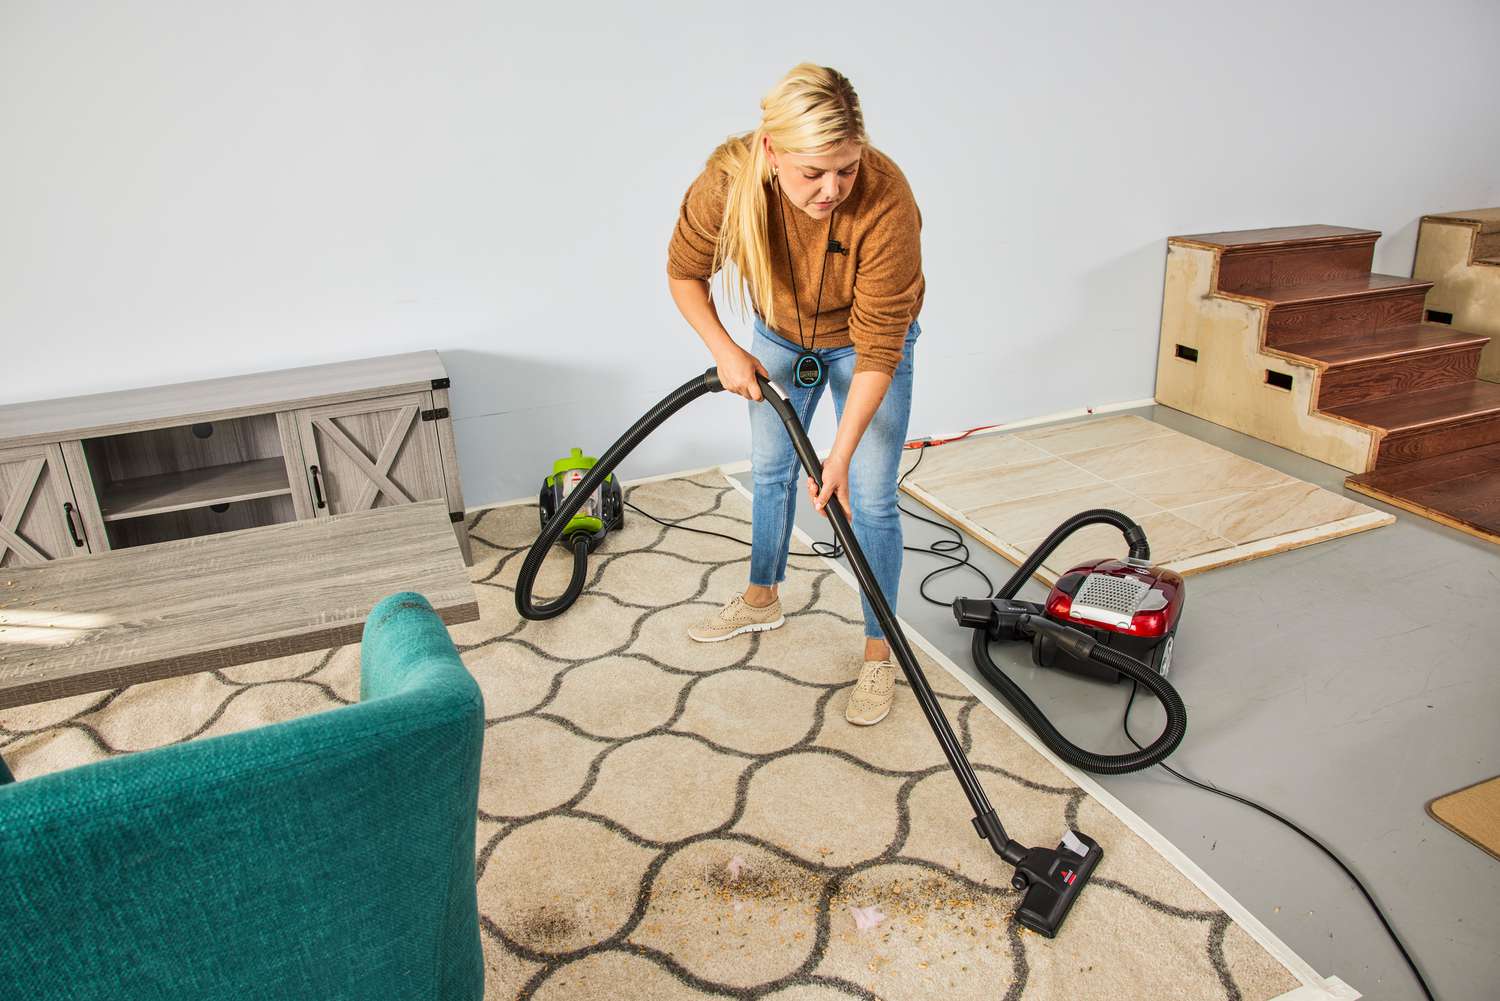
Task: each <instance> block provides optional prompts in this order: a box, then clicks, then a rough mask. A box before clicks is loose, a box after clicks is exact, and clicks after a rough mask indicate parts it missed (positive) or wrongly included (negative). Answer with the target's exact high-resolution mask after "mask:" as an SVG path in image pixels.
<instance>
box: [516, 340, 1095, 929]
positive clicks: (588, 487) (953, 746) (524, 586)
mask: <svg viewBox="0 0 1500 1001" xmlns="http://www.w3.org/2000/svg"><path fill="white" fill-rule="evenodd" d="M756 380H757V382H758V384H759V385H760V391H761V395H762V397H763V398H764V400H765V402H766V403H768V404H770V406H771V407H772V409H774V410H775V411H776V416H778V417H779V418H781V422H782V424H784V425H785V426H786V430H787V434H788V435H789V436H790V437H791V439H792V448H793V450H794V451H795V452H796V453H797V458H798V459H799V460H800V461H801V463H802V466H803V467H804V468H805V469H806V470H807V472H808V475H809V476H811V477H812V479H813V482H814V483H815V484H817V485H818V486H819V487H820V488H821V487H822V484H823V464H822V462H821V461H819V459H818V454H817V452H815V451H814V450H813V446H812V442H811V441H810V440H808V437H807V431H806V429H804V428H803V427H802V422H801V420H800V419H799V418H798V417H797V412H796V410H794V409H793V408H792V404H791V401H790V400H788V399H787V396H786V393H785V392H783V391H782V390H781V388H780V387H779V386H777V385H776V384H775V383H773V382H771V381H770V380H769V379H767V378H765V377H764V376H761V375H759V374H757V376H756ZM723 388H724V387H723V385H722V384H721V383H720V382H719V372H718V369H717V368H711V369H709V370H708V371H707V372H705V373H704V374H703V375H701V376H698V377H696V378H694V379H690V380H689V381H687V382H685V383H683V384H682V385H681V386H679V387H678V388H677V389H676V390H674V391H673V392H672V393H671V394H670V395H668V396H667V397H666V399H664V400H662V401H661V402H660V403H658V404H657V405H656V406H654V407H652V408H651V409H650V410H649V411H648V412H647V413H646V415H645V416H644V417H642V418H641V419H640V420H638V421H636V423H635V424H634V425H633V426H632V427H631V428H630V430H629V431H626V432H625V434H624V435H623V436H622V437H621V438H620V440H619V441H617V442H615V443H614V444H613V445H611V446H610V447H609V450H608V451H606V452H605V453H604V454H603V455H602V456H600V457H599V461H598V462H596V463H594V465H593V467H592V468H591V469H590V470H589V472H588V475H587V476H585V477H584V478H583V480H582V481H581V482H580V483H579V484H578V486H576V487H574V488H573V490H572V491H571V492H570V493H569V494H568V496H567V499H566V500H564V501H563V503H562V504H561V505H560V506H559V507H558V509H557V510H556V511H555V512H553V514H552V517H551V519H550V520H549V521H548V522H547V524H546V525H545V526H544V527H543V528H542V533H541V535H539V536H537V540H536V542H534V543H532V546H531V550H530V552H528V553H527V554H526V560H525V562H523V563H522V564H521V575H520V577H519V578H518V579H517V581H516V610H517V611H519V612H520V613H521V614H522V615H523V616H525V617H526V618H528V619H547V618H551V617H553V616H555V615H559V614H561V613H562V612H564V611H566V610H567V609H568V606H570V605H571V604H573V602H574V601H575V600H576V599H577V598H578V591H579V590H581V587H582V576H583V571H582V570H581V569H580V567H581V566H582V565H583V564H582V561H581V560H579V559H578V558H577V553H578V550H577V548H575V549H574V554H575V562H574V570H573V580H572V583H570V584H569V586H568V589H567V590H566V591H564V592H563V594H562V595H561V596H560V597H558V598H557V599H555V600H553V601H552V602H550V603H543V604H537V603H536V602H535V601H533V600H532V586H533V585H534V584H535V583H536V576H537V572H538V571H539V570H540V569H541V566H542V562H543V560H545V559H546V558H547V552H548V550H549V549H551V548H552V546H553V545H554V544H555V543H556V542H557V541H558V539H559V538H561V537H562V532H563V527H564V526H565V525H567V523H568V521H569V520H570V519H571V518H572V517H573V515H574V514H576V513H577V512H578V509H579V508H581V507H582V506H583V505H584V503H585V502H586V501H587V499H588V498H589V496H590V495H592V494H593V492H594V491H595V490H597V489H599V485H600V484H601V483H603V482H604V478H605V477H606V476H608V475H609V474H610V473H611V472H613V471H614V468H615V466H617V465H619V463H620V461H621V460H622V459H624V458H625V456H627V455H629V454H630V452H631V450H632V449H634V448H635V447H636V446H637V445H639V444H640V443H641V442H642V441H643V440H644V439H645V438H646V436H647V435H649V434H651V432H652V431H655V430H656V429H657V427H659V426H660V425H661V424H662V422H664V421H665V420H667V418H669V417H671V416H672V415H673V414H675V413H676V412H677V411H679V410H681V409H682V408H683V407H685V406H687V405H688V404H689V403H691V402H692V401H693V400H696V399H697V398H698V397H700V396H703V395H705V394H707V393H714V392H718V391H720V390H722V389H723ZM825 512H826V514H827V515H828V520H829V521H830V522H831V523H832V526H833V532H834V536H835V538H837V539H838V541H839V543H840V544H841V545H842V546H843V547H844V552H845V553H846V554H847V556H848V559H849V566H850V568H851V569H852V570H853V571H854V576H855V579H856V580H857V581H858V582H859V586H860V589H861V590H862V591H863V592H864V594H865V596H866V597H867V598H868V599H869V601H870V607H871V608H872V609H873V610H874V612H875V617H876V619H877V620H878V621H879V623H880V628H881V630H882V631H883V632H884V633H885V637H886V641H887V642H888V643H889V644H890V646H891V654H892V657H893V659H894V660H895V661H896V663H898V664H899V665H900V666H901V671H902V673H903V674H904V675H905V676H906V682H907V684H908V685H910V686H911V690H912V695H914V696H915V697H916V700H917V704H918V705H919V706H921V708H922V714H923V715H924V716H925V717H926V718H927V724H928V726H930V727H931V728H932V732H933V736H934V737H936V738H937V742H938V744H939V745H940V746H941V747H942V749H943V754H944V756H945V757H946V758H947V759H948V765H949V767H951V768H952V769H953V773H954V775H955V776H956V777H957V778H958V782H959V785H961V786H962V787H963V790H964V795H965V796H967V797H968V800H969V805H970V806H971V807H972V808H973V809H974V814H975V815H974V818H973V824H974V829H975V831H977V832H978V834H979V836H980V837H982V838H984V839H985V840H986V841H988V842H989V843H990V847H991V848H993V849H994V851H995V852H996V854H998V855H999V856H1000V857H1001V858H1003V859H1005V860H1006V861H1007V862H1009V863H1010V864H1011V865H1013V866H1016V867H1017V868H1018V874H1017V877H1016V879H1018V880H1020V882H1018V883H1013V885H1015V886H1016V887H1017V888H1018V889H1020V888H1022V887H1024V886H1027V885H1030V883H1031V882H1033V881H1036V880H1039V879H1041V878H1042V875H1041V874H1042V873H1043V871H1044V870H1047V866H1049V865H1051V863H1050V861H1048V860H1049V859H1050V857H1051V855H1052V854H1053V853H1052V852H1051V851H1050V850H1049V849H1036V848H1027V847H1026V846H1024V845H1022V844H1020V843H1019V842H1017V841H1015V840H1013V839H1011V838H1010V837H1009V836H1008V835H1007V834H1006V833H1005V828H1004V826H1002V825H1001V823H1000V818H999V817H998V816H997V815H996V813H995V808H994V807H993V806H991V805H990V801H989V797H988V796H987V795H986V794H985V791H984V788H983V787H982V786H981V785H980V784H979V778H978V777H977V776H976V775H975V774H974V768H973V766H972V765H971V764H969V759H968V757H967V756H966V755H965V754H964V752H963V747H962V745H960V744H959V741H958V738H957V736H955V735H954V733H953V728H952V726H950V725H949V723H948V720H947V717H945V716H944V715H943V711H942V709H941V708H940V707H939V705H938V701H937V696H936V695H934V694H933V691H932V686H931V685H930V684H929V683H928V681H927V677H926V675H924V674H923V673H922V668H921V666H920V665H919V664H918V663H917V658H916V655H915V654H914V653H913V652H912V649H911V646H910V645H909V644H908V642H907V639H906V634H905V633H903V632H902V630H901V626H900V624H899V623H898V622H897V621H896V616H895V613H893V612H892V611H891V606H890V604H889V603H888V602H887V601H886V599H885V595H884V594H883V593H882V592H881V590H880V583H879V581H877V580H876V579H875V574H874V572H873V571H871V569H870V564H869V562H868V561H867V560H866V558H865V554H864V551H863V550H862V549H860V546H859V542H858V540H856V539H855V537H854V529H853V528H852V527H851V526H850V524H849V518H848V516H847V515H846V514H845V513H844V509H843V506H842V505H841V504H839V503H837V502H834V503H832V504H829V505H828V506H827V508H825ZM1092 852H1093V854H1091V855H1090V856H1089V857H1090V858H1093V859H1097V854H1098V852H1099V849H1098V847H1097V845H1096V846H1094V848H1093V849H1092ZM1047 871H1050V870H1047ZM1079 882H1080V883H1081V882H1082V879H1080V880H1079ZM1067 899H1068V900H1069V901H1071V899H1072V898H1071V894H1070V895H1069V896H1068V897H1067ZM1056 920H1057V921H1060V920H1061V918H1060V916H1059V917H1057V918H1056ZM1051 927H1052V928H1053V929H1054V930H1055V923H1054V924H1052V925H1051ZM1051 933H1052V932H1051V931H1048V934H1051Z"/></svg>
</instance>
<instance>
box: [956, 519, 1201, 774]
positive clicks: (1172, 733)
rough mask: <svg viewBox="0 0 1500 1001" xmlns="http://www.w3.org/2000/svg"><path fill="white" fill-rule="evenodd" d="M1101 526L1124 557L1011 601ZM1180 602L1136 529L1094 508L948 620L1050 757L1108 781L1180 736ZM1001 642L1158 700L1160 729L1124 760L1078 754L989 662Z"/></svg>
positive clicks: (1087, 566) (1163, 753)
mask: <svg viewBox="0 0 1500 1001" xmlns="http://www.w3.org/2000/svg"><path fill="white" fill-rule="evenodd" d="M1100 524H1104V525H1114V526H1115V527H1116V528H1118V529H1119V530H1120V533H1121V534H1122V535H1124V536H1125V542H1126V544H1127V545H1128V546H1129V555H1128V556H1126V557H1125V558H1124V559H1123V560H1121V559H1096V560H1089V561H1088V562H1086V563H1080V564H1078V565H1077V566H1075V567H1073V568H1072V569H1071V570H1069V571H1068V572H1067V573H1065V574H1063V575H1062V576H1060V577H1058V578H1057V583H1056V584H1054V585H1053V586H1052V590H1051V591H1050V592H1049V593H1048V595H1047V600H1046V601H1045V602H1043V603H1041V604H1038V603H1036V602H1031V601H1018V600H1017V599H1016V597H1015V596H1016V593H1017V592H1019V591H1020V590H1021V587H1022V585H1024V584H1025V583H1026V581H1028V580H1029V579H1031V575H1032V574H1033V573H1035V572H1036V570H1037V568H1038V567H1040V566H1041V565H1042V561H1044V560H1045V559H1046V558H1047V557H1048V556H1050V555H1052V552H1053V550H1055V549H1056V548H1057V547H1058V546H1059V545H1061V544H1062V542H1063V540H1065V539H1067V538H1068V536H1070V535H1072V534H1073V533H1074V532H1077V531H1079V530H1080V529H1083V528H1086V527H1088V526H1089V525H1100ZM1185 599H1186V590H1185V589H1184V587H1183V581H1182V577H1181V576H1180V575H1178V574H1176V573H1174V572H1172V571H1171V570H1164V569H1162V568H1161V567H1155V566H1152V565H1151V546H1150V544H1149V543H1148V542H1147V541H1146V533H1145V532H1144V531H1143V530H1142V529H1141V527H1140V526H1139V525H1137V524H1136V523H1135V522H1134V521H1132V520H1131V519H1130V518H1128V517H1126V516H1125V515H1123V514H1121V513H1120V512H1118V511H1110V510H1107V509H1103V508H1100V509H1096V510H1093V511H1084V512H1082V513H1081V514H1076V515H1074V516H1073V517H1071V518H1069V519H1068V520H1067V521H1065V522H1063V523H1062V524H1061V525H1059V526H1058V527H1057V528H1056V530H1054V531H1053V533H1052V534H1051V535H1049V536H1048V537H1047V538H1046V540H1045V541H1043V542H1042V544H1041V545H1040V546H1038V547H1037V548H1036V550H1035V551H1034V552H1033V553H1032V554H1031V556H1030V557H1028V558H1027V560H1026V562H1024V563H1022V564H1021V566H1019V567H1017V568H1016V572H1015V573H1014V574H1012V575H1011V578H1010V579H1009V580H1007V581H1006V582H1005V585H1004V586H1003V587H1001V588H1000V590H999V591H997V592H996V594H995V596H994V597H993V598H959V599H958V600H956V601H955V602H954V603H953V616H954V618H956V619H957V620H958V623H959V625H961V626H966V627H968V628H971V629H973V630H974V642H973V648H972V649H973V655H974V666H975V667H977V668H978V669H979V672H980V674H982V675H983V676H984V678H985V680H986V681H988V682H989V683H990V684H991V685H992V686H993V687H994V688H995V690H996V691H997V692H998V693H999V694H1000V695H1001V696H1002V697H1003V698H1004V699H1005V700H1006V701H1007V702H1009V703H1010V704H1011V706H1012V707H1013V708H1014V709H1015V710H1016V712H1017V713H1018V714H1019V715H1020V716H1021V718H1022V719H1023V720H1025V721H1026V725H1027V726H1029V727H1031V728H1032V730H1033V731H1035V732H1036V734H1037V736H1038V737H1040V738H1041V739H1042V742H1043V743H1044V744H1046V745H1047V746H1048V747H1049V748H1051V750H1052V752H1053V753H1054V754H1056V755H1057V756H1058V757H1060V758H1062V759H1063V760H1064V761H1066V762H1068V763H1069V764H1072V765H1076V766H1077V767H1079V768H1082V769H1084V770H1085V771H1090V772H1098V773H1101V774H1105V775H1114V774H1119V773H1121V772H1134V771H1140V770H1141V769H1143V768H1149V767H1151V766H1152V765H1154V764H1156V763H1157V762H1159V761H1161V760H1163V759H1164V758H1166V757H1167V755H1169V754H1171V753H1172V752H1173V751H1174V750H1176V749H1177V745H1178V744H1180V743H1181V742H1182V738H1183V735H1184V734H1186V733H1187V709H1186V707H1185V706H1183V704H1182V697H1181V696H1180V695H1178V694H1177V690H1176V689H1175V688H1173V687H1172V686H1171V685H1170V684H1169V683H1168V682H1167V679H1166V674H1167V670H1168V668H1169V667H1170V666H1171V662H1172V643H1173V638H1174V637H1175V635H1176V633H1177V625H1178V623H1179V622H1180V621H1181V619H1182V607H1183V602H1184V600H1185ZM1003 640H1022V641H1029V642H1030V643H1031V659H1032V661H1033V662H1034V663H1035V664H1036V665H1037V666H1038V667H1051V668H1057V669H1059V670H1064V671H1070V672H1072V673H1074V674H1081V675H1085V676H1087V677H1090V678H1095V679H1098V680H1100V681H1107V682H1118V681H1120V680H1121V679H1123V678H1130V679H1132V680H1134V681H1136V682H1138V683H1139V684H1140V685H1141V686H1143V687H1144V688H1145V689H1146V690H1147V691H1149V692H1151V694H1152V695H1154V696H1156V698H1157V699H1159V700H1160V701H1161V704H1162V707H1163V708H1165V709H1166V711H1167V725H1166V726H1165V727H1164V728H1163V729H1162V732H1161V735H1160V736H1158V737H1157V738H1156V740H1155V741H1153V742H1152V743H1151V744H1149V745H1147V746H1146V747H1145V748H1143V749H1140V750H1136V751H1132V752H1130V753H1128V754H1095V753H1093V752H1092V751H1087V750H1084V749H1083V748H1081V747H1079V746H1077V745H1076V744H1074V743H1072V742H1071V741H1069V740H1068V739H1067V738H1066V737H1064V736H1063V735H1062V733H1061V732H1060V731H1058V729H1057V728H1056V727H1054V726H1053V725H1052V722H1051V721H1050V720H1048V719H1047V717H1046V716H1045V715H1043V713H1042V711H1041V710H1040V709H1039V708H1037V705H1036V703H1034V702H1033V701H1032V700H1031V698H1030V696H1028V695H1027V694H1026V692H1025V691H1023V690H1022V689H1021V687H1020V686H1019V685H1017V684H1016V683H1015V682H1014V681H1012V680H1011V678H1010V677H1009V676H1008V675H1007V674H1006V673H1005V672H1004V671H1002V670H1001V669H1000V667H999V665H997V664H996V663H995V661H994V658H993V657H991V655H990V644H991V643H992V642H997V641H1003Z"/></svg>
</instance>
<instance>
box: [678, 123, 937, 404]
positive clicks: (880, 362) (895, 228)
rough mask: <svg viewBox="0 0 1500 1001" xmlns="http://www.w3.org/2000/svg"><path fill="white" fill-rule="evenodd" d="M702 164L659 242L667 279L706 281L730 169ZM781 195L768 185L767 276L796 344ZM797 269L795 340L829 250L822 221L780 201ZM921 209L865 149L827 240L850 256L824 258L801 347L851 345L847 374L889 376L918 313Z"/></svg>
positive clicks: (898, 178) (902, 181)
mask: <svg viewBox="0 0 1500 1001" xmlns="http://www.w3.org/2000/svg"><path fill="white" fill-rule="evenodd" d="M709 173H710V171H709V169H708V168H705V169H704V170H703V172H702V173H701V174H699V175H698V178H697V179H696V180H695V181H693V183H692V185H691V186H690V187H689V188H688V190H687V194H686V195H685V196H684V197H683V199H682V209H681V212H680V213H679V215H678V219H677V228H676V230H675V231H674V232H673V234H672V240H671V243H670V244H669V245H668V247H667V274H668V275H670V276H671V277H673V278H698V279H703V280H705V281H706V280H708V279H709V278H711V277H712V269H713V259H714V241H715V240H716V239H717V237H718V234H719V227H720V225H721V224H722V221H723V218H724V200H725V193H726V192H727V190H728V187H729V175H727V174H725V173H723V172H722V171H714V173H715V175H716V176H713V177H710V176H709ZM777 197H780V196H779V193H778V191H777V189H776V188H775V187H773V186H772V185H770V184H769V183H768V184H767V185H766V232H767V238H768V240H769V242H770V247H769V248H768V249H769V250H770V255H771V269H772V273H773V274H774V276H775V282H776V289H775V296H776V298H775V303H776V323H775V325H774V328H773V329H775V331H776V332H777V333H778V334H780V335H781V336H782V337H784V338H786V339H787V340H789V341H791V342H792V343H794V344H795V343H797V312H796V308H797V307H796V306H795V305H794V304H793V301H792V283H791V280H790V277H789V275H790V271H789V269H788V265H787V255H786V243H787V241H786V239H785V238H784V237H783V236H782V228H781V219H782V213H781V211H778V210H777V206H776V202H775V199H776V198H777ZM781 209H783V210H784V211H785V213H786V224H787V228H788V229H790V230H791V234H790V235H791V244H792V259H793V260H794V261H795V262H796V265H797V298H798V300H799V303H798V304H799V305H800V307H801V311H802V338H803V341H804V342H808V341H810V340H811V338H812V336H813V315H812V314H813V306H814V303H816V302H817V298H818V280H819V273H820V272H821V271H822V269H823V256H824V251H825V249H826V248H827V246H828V239H829V232H828V221H827V220H821V221H820V220H815V219H812V218H810V217H809V216H808V215H807V214H806V213H805V212H803V211H802V210H801V209H799V208H797V207H796V206H794V205H791V204H789V203H786V202H783V203H782V206H781ZM921 231H922V213H921V212H920V211H919V210H918V209H917V203H916V200H915V199H914V198H913V197H912V193H911V188H910V186H908V185H907V183H906V177H905V175H904V174H902V173H901V169H900V168H899V167H897V166H896V164H895V163H894V162H892V161H891V159H890V157H888V156H886V155H885V154H884V153H881V152H880V151H879V150H877V149H875V148H874V147H873V146H866V147H865V150H864V152H863V154H861V156H860V161H859V173H858V174H857V175H855V179H854V186H853V188H851V189H850V192H849V197H848V198H847V199H845V200H844V201H843V202H842V203H841V204H840V205H839V206H838V207H837V208H836V209H835V210H834V213H833V233H832V238H833V239H835V240H837V241H839V243H841V244H843V245H844V246H845V247H847V248H849V253H848V254H828V272H827V275H826V277H824V278H823V301H822V306H821V309H820V312H819V314H818V317H817V323H818V329H817V339H816V341H815V342H812V343H809V345H808V346H809V347H817V348H832V347H842V346H846V345H849V344H853V345H854V352H855V364H854V371H855V372H861V371H865V370H872V371H877V372H885V373H886V374H888V375H889V374H891V373H893V372H895V370H896V366H897V364H899V363H900V361H901V350H902V346H903V344H904V343H905V338H906V330H907V328H908V327H909V326H911V321H912V320H914V319H916V317H917V313H918V312H920V311H921V309H922V296H923V293H924V291H925V290H926V283H925V282H924V280H923V278H922V247H921Z"/></svg>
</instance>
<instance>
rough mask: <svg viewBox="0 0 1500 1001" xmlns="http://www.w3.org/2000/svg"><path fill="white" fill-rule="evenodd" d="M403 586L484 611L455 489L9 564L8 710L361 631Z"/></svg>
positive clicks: (2, 618)
mask: <svg viewBox="0 0 1500 1001" xmlns="http://www.w3.org/2000/svg"><path fill="white" fill-rule="evenodd" d="M397 591H416V592H418V593H419V594H421V595H423V596H424V597H426V598H427V600H428V601H429V602H431V603H432V607H433V608H434V609H436V610H437V612H438V614H439V615H440V616H442V619H443V621H444V622H447V623H449V624H453V623H458V622H472V621H474V620H475V619H477V618H479V606H478V604H477V603H476V601H475V599H474V588H473V585H472V584H470V583H469V577H468V573H467V572H466V571H465V570H464V566H463V563H462V561H461V559H460V558H459V551H458V547H457V546H456V545H454V542H453V533H452V522H450V521H449V519H448V509H447V505H446V503H445V502H444V501H442V500H431V501H426V502H423V503H418V504H406V505H401V506H397V507H387V508H379V509H376V510H373V511H365V512H362V513H358V514H346V515H339V516H336V517H331V518H318V519H309V520H303V521H292V522H288V523H286V524H281V525H272V526H267V527H264V528H254V529H247V530H245V531H238V532H230V533H227V534H223V535H214V536H202V537H198V538H192V539H183V540H180V541H177V542H165V543H161V544H159V545H150V546H141V547H136V548H129V549H121V550H117V551H115V552H110V553H105V554H103V555H101V556H96V557H92V558H89V559H82V560H69V561H67V562H65V563H53V564H47V565H42V566H30V567H18V568H15V569H9V568H6V569H0V709H4V708H8V707H10V706H16V705H21V704H24V703H30V702H42V701H45V700H48V699H56V698H62V697H63V696H67V695H80V694H83V693H85V692H94V691H102V690H105V689H110V688H119V687H122V686H124V685H133V684H138V683H140V682H142V681H151V680H154V679H157V678H167V677H172V676H175V675H179V674H191V673H193V672H196V671H210V670H213V669H215V668H220V667H229V666H231V665H234V664H244V663H248V662H250V661H255V660H265V659H268V658H271V657H284V656H287V655H289V654H294V653H303V652H306V651H308V650H319V649H324V648H326V647H332V646H340V645H343V644H345V643H357V642H359V639H360V634H361V631H362V630H363V628H364V620H365V616H367V615H368V614H369V612H370V609H372V608H373V607H374V606H375V604H376V603H377V602H379V601H380V599H382V598H384V597H386V596H387V595H390V594H393V593H395V592H397Z"/></svg>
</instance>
